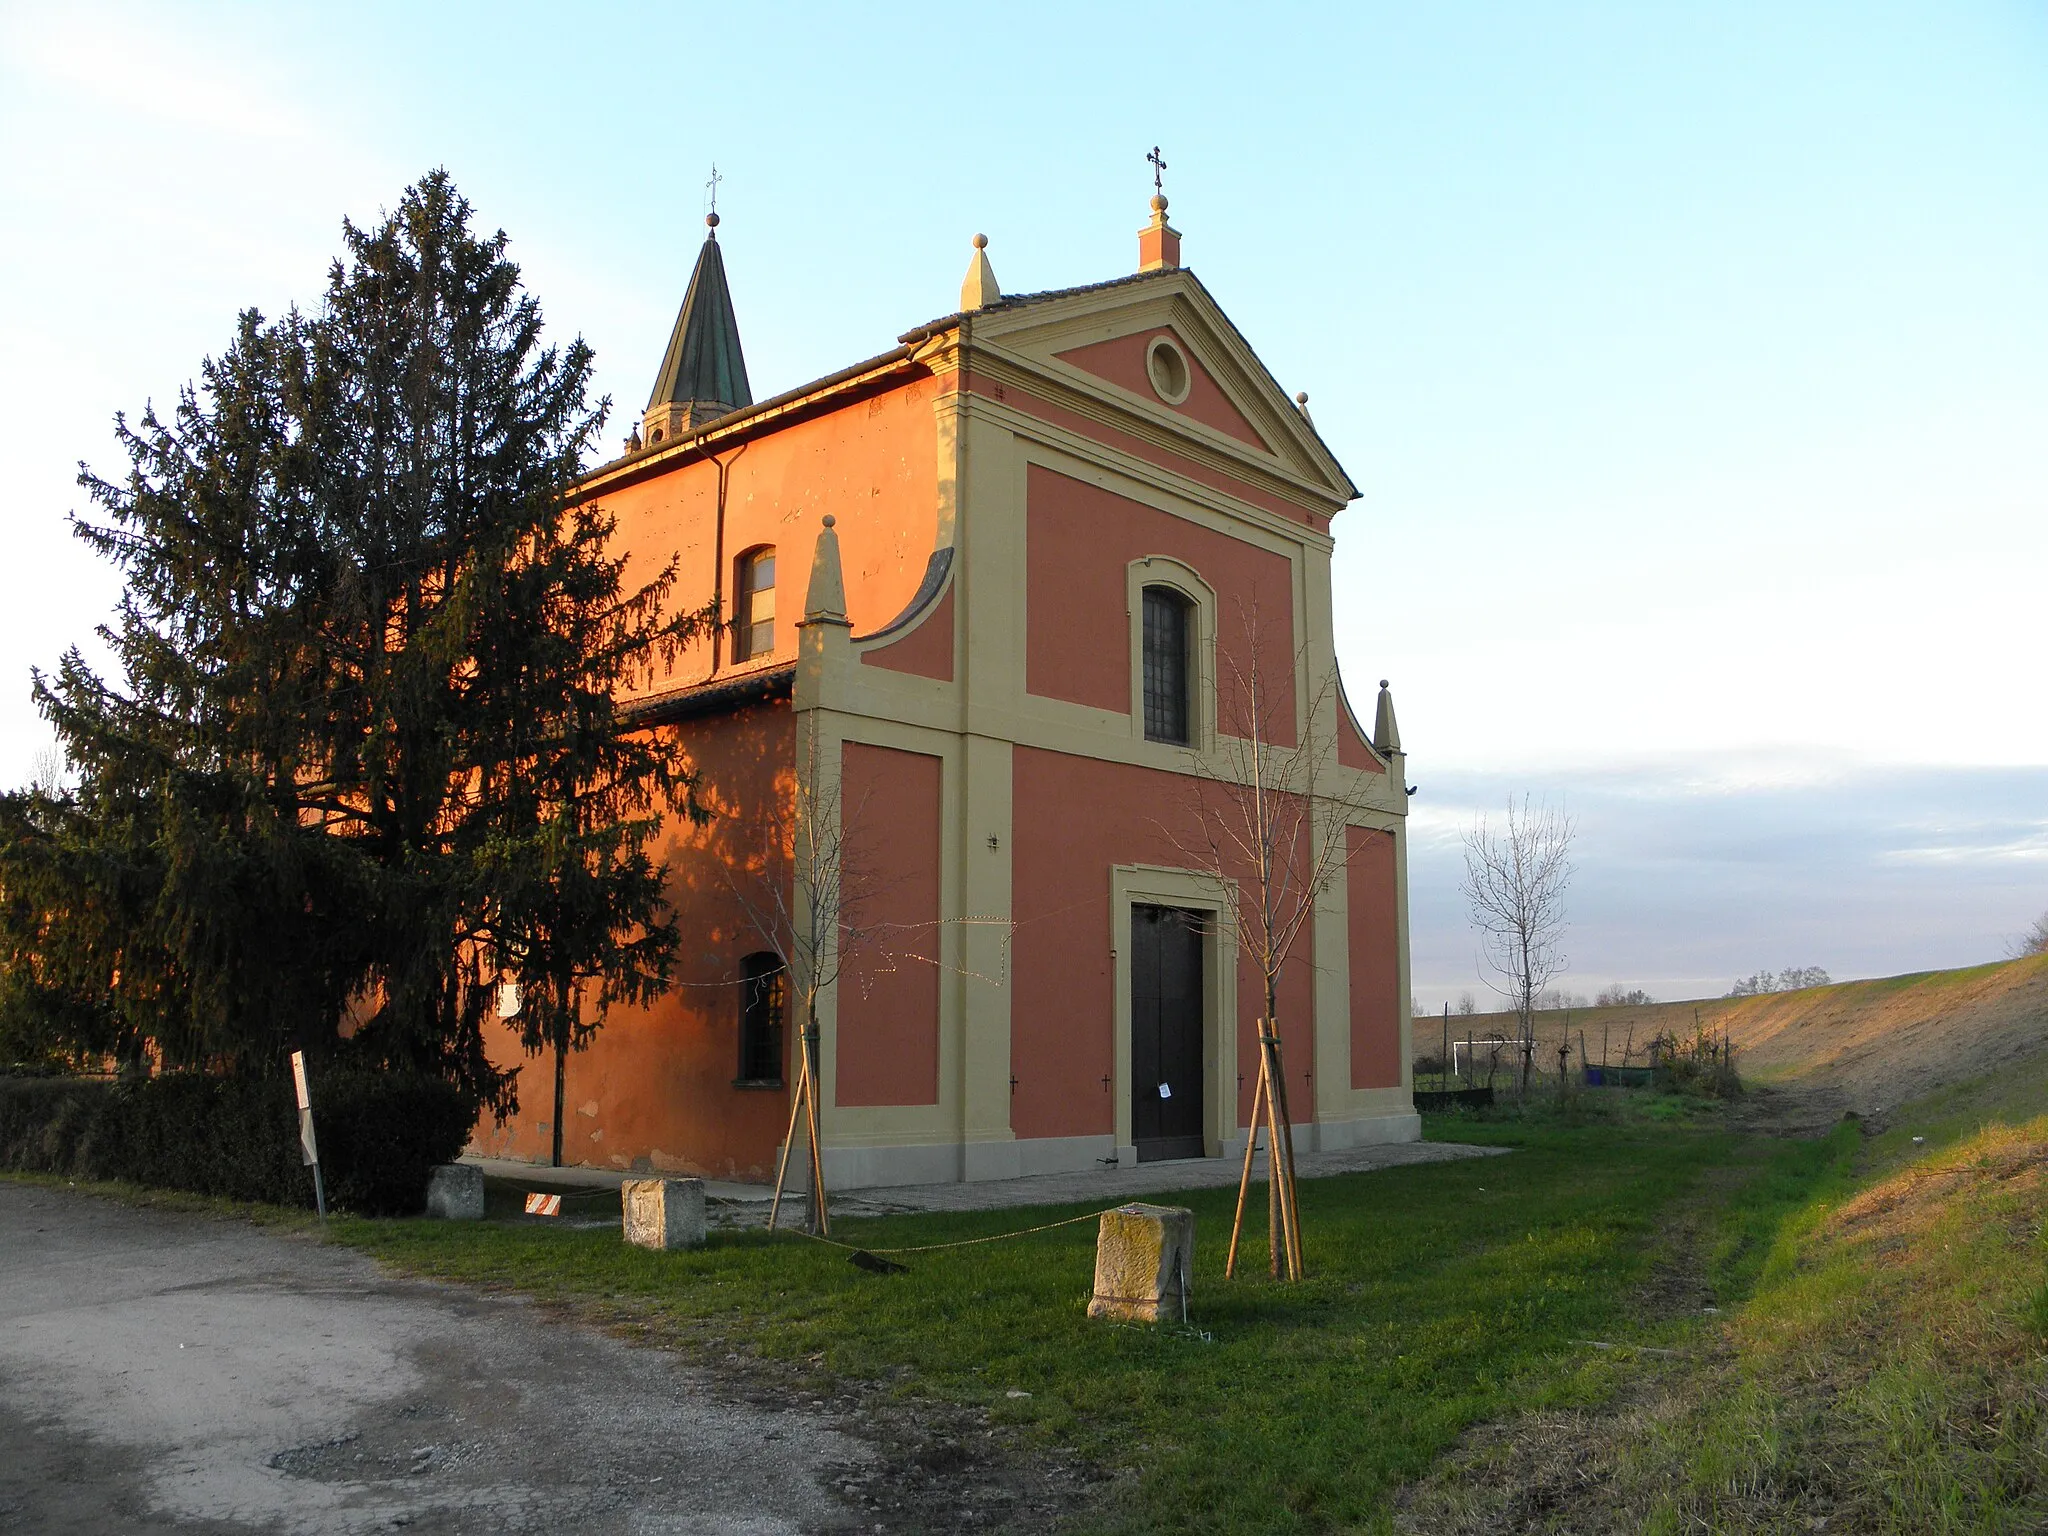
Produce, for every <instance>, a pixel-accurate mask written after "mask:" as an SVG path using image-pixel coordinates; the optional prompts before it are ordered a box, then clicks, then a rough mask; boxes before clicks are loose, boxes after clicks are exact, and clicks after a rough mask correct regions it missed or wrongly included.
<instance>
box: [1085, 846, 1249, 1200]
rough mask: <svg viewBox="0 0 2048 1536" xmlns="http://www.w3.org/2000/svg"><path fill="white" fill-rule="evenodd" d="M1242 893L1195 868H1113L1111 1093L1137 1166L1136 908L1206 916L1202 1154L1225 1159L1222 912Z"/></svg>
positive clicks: (1230, 1061) (1227, 1039) (1230, 971)
mask: <svg viewBox="0 0 2048 1536" xmlns="http://www.w3.org/2000/svg"><path fill="white" fill-rule="evenodd" d="M1236 896H1237V890H1236V886H1235V884H1234V883H1233V882H1228V881H1219V880H1218V879H1217V878H1216V877H1215V876H1214V875H1205V874H1202V873H1201V872H1200V871H1198V870H1192V869H1170V868H1167V867H1165V866H1163V865H1156V864H1114V865H1111V866H1110V871H1109V924H1110V940H1109V943H1110V954H1111V956H1112V957H1113V958H1114V959H1115V962H1116V983H1115V997H1116V1014H1115V1026H1114V1031H1113V1035H1114V1042H1115V1047H1116V1050H1115V1057H1116V1065H1115V1067H1114V1068H1113V1069H1112V1072H1111V1078H1112V1081H1111V1084H1110V1092H1111V1093H1112V1094H1113V1095H1115V1102H1116V1156H1117V1162H1118V1163H1119V1164H1123V1165H1126V1166H1130V1165H1134V1164H1136V1162H1137V1160H1138V1149H1137V1145H1136V1143H1135V1142H1133V1140H1132V1139H1131V908H1132V907H1134V906H1142V907H1185V908H1187V909H1188V910H1190V911H1195V912H1201V913H1203V914H1205V915H1206V916H1207V917H1208V919H1209V932H1208V933H1207V935H1205V937H1204V939H1203V942H1202V1153H1203V1155H1204V1156H1205V1157H1220V1156H1222V1155H1223V1153H1224V1152H1225V1150H1227V1149H1228V1148H1229V1147H1230V1146H1231V1145H1232V1143H1234V1142H1235V1141H1236V1140H1237V1132H1238V1129H1239V1127H1238V1124H1237V937H1236V935H1235V934H1234V933H1233V932H1232V931H1231V927H1230V924H1228V923H1226V922H1224V921H1223V920H1222V919H1223V915H1224V913H1225V912H1227V911H1230V910H1232V909H1233V904H1234V903H1235V900H1236Z"/></svg>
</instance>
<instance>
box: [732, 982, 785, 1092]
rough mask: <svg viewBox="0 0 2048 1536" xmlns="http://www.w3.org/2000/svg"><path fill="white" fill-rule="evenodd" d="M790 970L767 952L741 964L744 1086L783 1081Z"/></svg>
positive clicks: (742, 1075) (741, 1076)
mask: <svg viewBox="0 0 2048 1536" xmlns="http://www.w3.org/2000/svg"><path fill="white" fill-rule="evenodd" d="M788 997H789V968H788V967H787V966H785V965H784V964H783V963H782V956H780V955H778V954H775V953H773V952H772V951H768V950H763V951H762V952H761V953H760V954H756V955H749V956H747V958H746V959H744V960H742V961H741V962H740V1075H739V1081H740V1082H743V1083H780V1082H781V1081H782V1018H783V1014H784V1013H785V1011H786V1009H787V1001H788Z"/></svg>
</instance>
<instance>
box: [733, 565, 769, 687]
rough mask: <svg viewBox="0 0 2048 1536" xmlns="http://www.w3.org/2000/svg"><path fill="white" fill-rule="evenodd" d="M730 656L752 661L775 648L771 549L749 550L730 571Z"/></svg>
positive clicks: (734, 658) (739, 659)
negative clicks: (731, 571)
mask: <svg viewBox="0 0 2048 1536" xmlns="http://www.w3.org/2000/svg"><path fill="white" fill-rule="evenodd" d="M732 585H733V620H732V659H733V660H734V661H752V660H753V659H754V658H755V657H757V656H766V655H768V654H769V653H770V652H772V651H773V650H774V649H775V549H774V546H773V545H768V546H765V547H763V548H761V549H750V550H748V551H747V552H746V553H745V554H744V555H741V556H740V558H739V561H738V563H737V568H736V569H735V571H734V573H733V584H732Z"/></svg>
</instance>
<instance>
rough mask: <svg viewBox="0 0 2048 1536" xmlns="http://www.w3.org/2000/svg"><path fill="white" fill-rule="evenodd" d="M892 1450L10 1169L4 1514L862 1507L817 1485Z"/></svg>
mask: <svg viewBox="0 0 2048 1536" xmlns="http://www.w3.org/2000/svg"><path fill="white" fill-rule="evenodd" d="M879 1459H880V1458H879V1453H878V1452H877V1451H876V1450H875V1449H874V1447H872V1446H871V1445H870V1444H868V1443H867V1442H865V1441H863V1440H860V1439H856V1438H854V1437H852V1436H849V1435H847V1434H845V1433H843V1432H841V1431H840V1430H838V1429H837V1428H835V1427H834V1425H833V1423H832V1422H831V1420H830V1419H829V1418H828V1417H827V1416H826V1415H824V1414H822V1413H820V1412H818V1411H817V1410H815V1409H810V1408H801V1407H783V1406H774V1405H769V1404H765V1403H763V1402H761V1401H759V1400H755V1401H751V1402H750V1401H746V1400H743V1399H741V1398H740V1397H739V1396H738V1395H737V1394H736V1393H735V1392H734V1391H732V1390H731V1389H730V1388H728V1387H726V1386H725V1385H724V1384H722V1383H721V1382H720V1381H718V1380H717V1379H715V1378H713V1377H711V1376H709V1375H707V1374H705V1373H704V1372H702V1371H701V1370H698V1369H693V1368H690V1367H686V1366H683V1365H681V1364H679V1363H678V1362H677V1361H676V1360H675V1359H674V1358H673V1357H672V1356H669V1355H666V1354H663V1353H662V1352H660V1351H657V1350H649V1349H636V1348H633V1347H630V1346H628V1345H626V1344H624V1343H621V1342H620V1341H618V1340H616V1339H613V1338H611V1337H609V1336H607V1335H605V1334H602V1333H599V1332H596V1331H594V1330H591V1329H588V1328H583V1327H579V1326H575V1325H573V1324H568V1323H563V1322H559V1321H554V1320H551V1319H550V1318H548V1317H546V1316H544V1315H543V1314H542V1313H541V1312H540V1311H539V1310H538V1309H536V1308H534V1307H532V1306H529V1305H526V1304H524V1303H522V1302H519V1301H517V1300H509V1299H504V1298H499V1297H487V1296H478V1295H475V1294H472V1293H469V1292H465V1291H460V1290H456V1289H453V1288H450V1287H444V1286H436V1285H431V1284H424V1283H420V1282H415V1281H408V1280H400V1279H394V1278H393V1277H391V1276H390V1275H388V1274H386V1273H385V1272H384V1271H382V1270H381V1269H379V1268H378V1267H377V1266H376V1265H375V1264H374V1263H372V1262H371V1261H369V1260H367V1259H364V1258H362V1257H360V1256H358V1255H355V1254H351V1253H348V1252H346V1251H343V1250H340V1249H337V1248H331V1247H328V1246H326V1245H324V1244H321V1243H318V1242H315V1241H311V1240H308V1239H306V1238H302V1237H294V1236H290V1235H284V1234H279V1233H275V1232H268V1231H264V1230H262V1229H259V1228H256V1227H253V1226H250V1225H248V1224H246V1223H242V1222H236V1221H231V1220H222V1219H212V1218H208V1217H202V1216H193V1215H188V1214H181V1213H175V1212H167V1211H158V1210H149V1209H135V1208H131V1207H128V1206H123V1205H119V1204H116V1203H113V1202H111V1201H105V1200H97V1199H88V1198H85V1197H81V1196H77V1195H72V1194H68V1193H66V1192H64V1191H61V1190H57V1189H52V1188H45V1187H40V1186H33V1185H24V1184H14V1183H7V1182H0V1530H4V1531H10V1532H12V1531H22V1532H31V1531H33V1532H66V1533H72V1532H78V1533H83V1532H94V1533H98V1532H115V1531H120V1532H126V1531H162V1530H176V1531H198V1532H218V1533H229V1532H234V1533H241V1532H257V1531H261V1532H287V1533H298V1532H321V1533H325V1532H356V1531H387V1532H388V1531H392V1530H397V1529H406V1528H410V1529H412V1530H418V1531H434V1532H451V1533H463V1532H493V1533H497V1532H516V1531H549V1532H556V1533H563V1532H576V1533H610V1532H621V1533H634V1536H640V1533H647V1536H654V1533H677V1536H699V1533H705V1536H708V1533H713V1532H721V1533H722V1532H733V1533H738V1536H784V1533H791V1532H811V1531H847V1530H867V1529H870V1526H869V1524H868V1521H869V1520H871V1519H872V1516H867V1517H865V1518H863V1517H860V1516H857V1515H856V1513H855V1512H854V1510H853V1509H851V1508H850V1507H849V1506H848V1505H847V1504H845V1503H843V1502H841V1501H839V1500H838V1499H836V1498H835V1497H834V1496H833V1494H832V1493H831V1492H830V1491H829V1490H828V1484H829V1485H833V1486H840V1485H845V1484H848V1483H849V1482H860V1481H867V1480H870V1479H873V1478H874V1477H875V1476H876V1475H877V1473H878V1470H879V1467H878V1462H879Z"/></svg>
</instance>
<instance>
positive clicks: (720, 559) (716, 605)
mask: <svg viewBox="0 0 2048 1536" xmlns="http://www.w3.org/2000/svg"><path fill="white" fill-rule="evenodd" d="M753 446H754V440H753V439H752V438H747V439H745V440H744V441H742V442H741V444H740V445H739V447H737V448H735V449H734V450H733V452H732V456H731V457H730V458H725V459H721V458H719V457H718V455H717V454H715V453H708V452H707V453H706V454H705V455H704V457H705V458H707V459H709V460H710V461H711V463H712V467H713V468H715V469H716V470H717V471H718V508H717V513H716V516H715V518H714V520H713V530H714V531H713V533H712V539H711V607H712V611H713V612H714V613H716V614H717V615H718V622H717V623H716V624H715V625H713V626H712V630H711V672H712V675H713V676H714V677H715V676H716V675H717V674H718V669H719V667H720V666H721V665H722V664H723V659H724V651H725V488H726V486H727V484H728V483H729V482H728V477H729V476H730V474H731V473H732V467H733V465H735V464H737V463H739V461H740V456H741V455H742V454H744V453H745V452H746V451H747V450H748V449H749V448H751V447H753Z"/></svg>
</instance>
